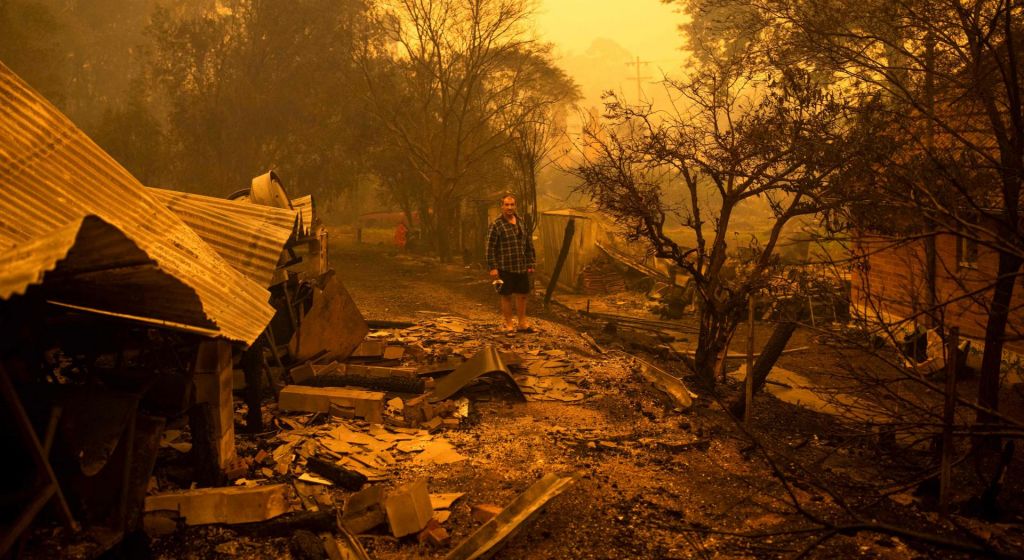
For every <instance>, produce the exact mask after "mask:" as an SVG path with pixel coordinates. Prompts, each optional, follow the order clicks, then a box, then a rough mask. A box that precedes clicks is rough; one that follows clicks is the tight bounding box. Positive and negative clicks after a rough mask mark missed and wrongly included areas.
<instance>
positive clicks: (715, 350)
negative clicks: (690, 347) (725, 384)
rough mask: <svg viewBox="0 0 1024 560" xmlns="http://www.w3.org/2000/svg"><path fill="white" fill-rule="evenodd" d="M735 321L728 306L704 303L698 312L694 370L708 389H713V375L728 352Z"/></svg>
mask: <svg viewBox="0 0 1024 560" xmlns="http://www.w3.org/2000/svg"><path fill="white" fill-rule="evenodd" d="M736 325H737V320H736V318H735V317H733V316H732V313H731V312H730V311H729V307H728V306H720V304H715V305H709V304H708V303H707V302H704V305H703V306H701V311H700V332H699V334H698V335H697V351H696V353H695V355H694V366H695V367H694V370H695V373H696V374H697V379H698V381H699V382H700V383H702V384H704V385H705V387H707V388H708V389H713V388H714V387H715V373H716V367H715V366H717V365H718V361H719V359H720V357H721V356H722V354H723V353H724V352H728V350H729V348H728V346H729V340H730V339H731V338H732V333H733V331H735V330H736Z"/></svg>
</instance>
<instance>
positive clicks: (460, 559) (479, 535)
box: [445, 474, 575, 560]
mask: <svg viewBox="0 0 1024 560" xmlns="http://www.w3.org/2000/svg"><path fill="white" fill-rule="evenodd" d="M573 482H575V479H574V478H573V477H571V476H559V475H556V474H546V475H544V477H542V478H541V479H540V480H538V481H537V482H535V483H533V486H530V487H529V488H528V489H527V490H526V492H523V493H522V494H520V495H519V496H518V497H516V499H515V500H513V501H512V503H511V504H509V505H508V506H507V507H506V508H505V509H503V510H502V511H501V513H499V514H498V515H497V516H496V517H494V519H491V520H490V521H488V522H487V523H484V524H483V525H481V526H480V528H479V529H477V530H476V532H474V533H473V534H472V535H470V536H469V538H468V539H466V540H464V541H462V543H460V544H459V546H457V547H455V549H454V550H452V551H451V552H449V553H448V555H447V556H445V560H474V559H476V558H489V557H490V556H491V555H492V554H494V553H495V552H497V549H498V547H499V546H500V545H501V544H502V543H503V542H504V541H505V539H507V538H508V537H510V536H511V535H512V534H513V533H514V532H515V531H516V530H517V529H519V528H520V526H522V524H523V523H525V522H526V521H528V520H529V519H530V518H532V517H533V516H534V515H536V514H537V512H539V511H540V510H541V508H543V507H544V506H545V505H546V504H547V503H548V502H549V501H551V499H552V498H554V497H555V496H558V495H559V494H561V493H562V492H564V491H565V489H566V488H567V487H568V486H569V485H570V484H572V483H573Z"/></svg>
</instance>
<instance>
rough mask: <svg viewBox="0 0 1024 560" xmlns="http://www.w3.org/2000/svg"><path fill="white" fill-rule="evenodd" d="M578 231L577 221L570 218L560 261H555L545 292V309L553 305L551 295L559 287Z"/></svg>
mask: <svg viewBox="0 0 1024 560" xmlns="http://www.w3.org/2000/svg"><path fill="white" fill-rule="evenodd" d="M575 231H576V219H575V218H573V217H572V216H570V217H569V222H568V223H567V224H565V234H564V235H563V236H562V249H561V250H560V251H558V260H557V261H555V268H554V270H553V271H552V272H551V280H550V281H549V282H548V289H547V291H545V292H544V307H547V306H548V304H549V303H551V294H552V293H554V291H555V286H557V285H558V277H559V276H561V274H562V266H564V265H565V258H566V257H568V256H569V248H570V247H571V246H572V235H573V232H575Z"/></svg>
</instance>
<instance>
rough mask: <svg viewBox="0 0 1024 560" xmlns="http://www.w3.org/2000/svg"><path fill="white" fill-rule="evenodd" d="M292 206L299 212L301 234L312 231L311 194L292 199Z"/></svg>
mask: <svg viewBox="0 0 1024 560" xmlns="http://www.w3.org/2000/svg"><path fill="white" fill-rule="evenodd" d="M292 208H294V209H295V210H297V211H298V212H299V222H300V223H301V224H302V231H301V233H302V235H310V234H312V233H313V195H311V194H307V195H306V196H300V197H299V198H296V199H293V200H292Z"/></svg>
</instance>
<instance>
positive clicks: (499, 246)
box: [487, 216, 537, 273]
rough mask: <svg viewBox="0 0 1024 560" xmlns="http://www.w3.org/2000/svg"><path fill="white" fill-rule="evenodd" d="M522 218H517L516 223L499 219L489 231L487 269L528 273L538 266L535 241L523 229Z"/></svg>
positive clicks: (502, 218)
mask: <svg viewBox="0 0 1024 560" xmlns="http://www.w3.org/2000/svg"><path fill="white" fill-rule="evenodd" d="M522 222H523V220H522V218H520V217H519V216H516V223H514V224H512V223H509V222H507V221H505V218H504V217H499V218H498V219H497V220H494V223H492V224H491V227H490V229H488V230H487V268H488V270H494V269H498V270H502V271H505V272H519V273H522V272H526V271H527V270H528V269H531V268H534V267H535V265H536V264H537V254H536V253H535V252H534V250H533V240H532V239H530V236H529V235H526V232H525V230H524V229H523V227H522Z"/></svg>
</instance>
